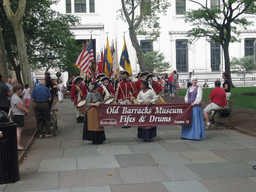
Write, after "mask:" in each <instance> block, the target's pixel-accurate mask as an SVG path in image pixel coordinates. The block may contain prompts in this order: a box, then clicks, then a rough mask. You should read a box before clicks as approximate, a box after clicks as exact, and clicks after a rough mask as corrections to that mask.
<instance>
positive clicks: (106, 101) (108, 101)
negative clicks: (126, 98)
mask: <svg viewBox="0 0 256 192" xmlns="http://www.w3.org/2000/svg"><path fill="white" fill-rule="evenodd" d="M104 103H105V104H116V101H115V98H114V97H110V98H108V99H106V100H105V101H104Z"/></svg>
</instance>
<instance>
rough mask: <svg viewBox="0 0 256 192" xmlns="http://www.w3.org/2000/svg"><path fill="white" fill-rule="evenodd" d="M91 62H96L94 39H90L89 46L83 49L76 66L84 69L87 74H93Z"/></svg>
mask: <svg viewBox="0 0 256 192" xmlns="http://www.w3.org/2000/svg"><path fill="white" fill-rule="evenodd" d="M91 62H94V54H93V49H92V41H91V40H90V42H89V45H88V46H87V48H86V49H85V48H84V49H83V51H82V52H81V53H80V55H79V56H78V58H77V60H76V66H77V67H78V68H79V69H80V70H81V71H83V72H84V73H85V74H86V75H87V76H89V77H91V76H92V65H91Z"/></svg>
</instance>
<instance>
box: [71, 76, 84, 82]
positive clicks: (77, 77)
mask: <svg viewBox="0 0 256 192" xmlns="http://www.w3.org/2000/svg"><path fill="white" fill-rule="evenodd" d="M78 79H81V80H82V81H83V79H84V78H83V77H82V76H76V77H75V79H74V80H73V83H76V82H77V80H78Z"/></svg>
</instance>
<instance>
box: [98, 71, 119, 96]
mask: <svg viewBox="0 0 256 192" xmlns="http://www.w3.org/2000/svg"><path fill="white" fill-rule="evenodd" d="M106 79H108V81H109V77H107V76H105V77H102V79H101V81H102V82H103V81H104V80H106ZM106 91H108V93H107V94H106ZM99 93H100V95H101V96H102V98H103V99H104V101H105V100H106V99H108V98H106V96H112V97H114V95H115V91H114V87H113V85H111V84H110V83H107V84H105V83H102V85H101V86H100V87H99Z"/></svg>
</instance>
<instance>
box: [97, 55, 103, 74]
mask: <svg viewBox="0 0 256 192" xmlns="http://www.w3.org/2000/svg"><path fill="white" fill-rule="evenodd" d="M103 60H104V56H103V51H101V55H100V57H99V60H98V62H97V65H96V73H97V74H101V73H103Z"/></svg>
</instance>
